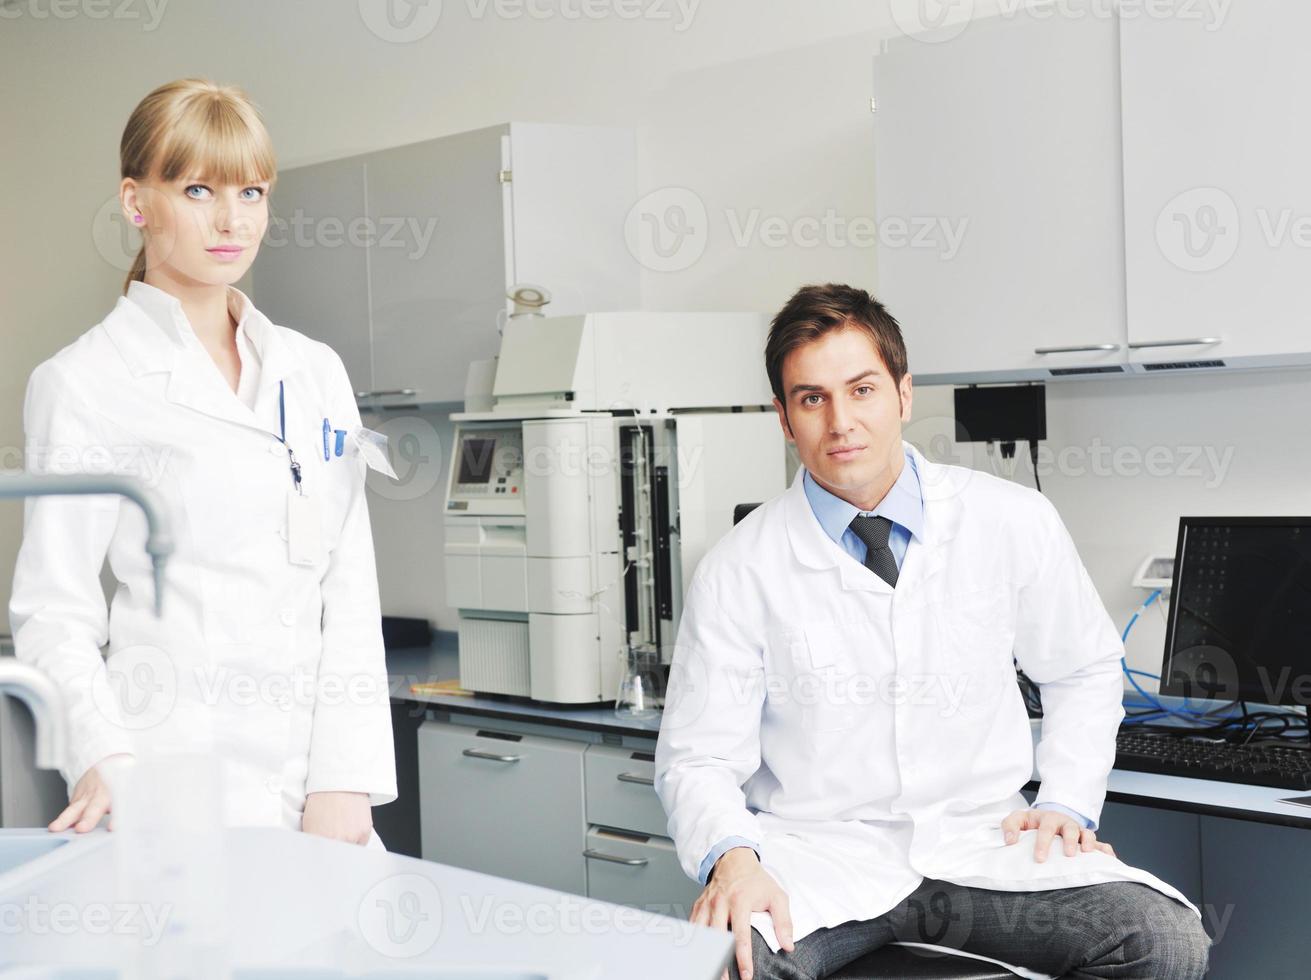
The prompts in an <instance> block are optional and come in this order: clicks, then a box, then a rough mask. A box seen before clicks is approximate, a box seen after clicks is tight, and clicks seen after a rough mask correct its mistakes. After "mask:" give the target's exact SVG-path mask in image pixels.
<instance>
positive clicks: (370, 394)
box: [355, 388, 419, 398]
mask: <svg viewBox="0 0 1311 980" xmlns="http://www.w3.org/2000/svg"><path fill="white" fill-rule="evenodd" d="M418 393H419V392H418V390H417V389H415V388H387V389H385V390H382V391H357V392H355V397H356V398H381V397H382V396H383V395H406V396H409V395H417V394H418Z"/></svg>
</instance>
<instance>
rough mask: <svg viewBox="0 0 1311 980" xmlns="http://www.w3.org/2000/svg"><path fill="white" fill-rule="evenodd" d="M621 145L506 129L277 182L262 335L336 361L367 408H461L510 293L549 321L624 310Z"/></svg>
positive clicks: (261, 284)
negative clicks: (535, 293)
mask: <svg viewBox="0 0 1311 980" xmlns="http://www.w3.org/2000/svg"><path fill="white" fill-rule="evenodd" d="M635 200H636V163H635V142H634V137H633V134H632V132H631V131H628V130H621V129H608V128H603V127H594V126H564V125H554V124H529V123H510V124H507V125H503V126H494V127H490V128H488V129H480V130H474V131H472V132H468V133H459V134H456V135H453V136H444V137H441V138H438V139H433V140H426V141H424V142H421V143H412V144H409V145H407V146H399V147H394V148H392V149H387V150H379V151H376V152H372V153H365V154H361V155H359V156H353V157H349V158H346V159H341V160H332V161H328V162H326V163H319V164H312V165H309V166H304V167H296V168H293V169H290V170H286V171H284V172H282V173H281V174H280V175H279V177H278V182H277V184H276V186H275V187H274V189H273V193H272V195H271V197H270V205H271V211H272V216H273V217H272V220H271V221H270V227H269V233H268V235H267V236H266V238H265V242H264V244H263V246H262V247H261V249H260V254H259V256H258V258H257V259H256V262H255V266H254V269H253V271H252V281H253V287H252V288H253V293H254V297H253V298H254V300H255V302H256V304H257V305H258V306H259V307H260V308H261V309H262V310H263V311H264V312H265V313H266V314H267V315H268V316H269V317H270V318H271V319H272V320H273V321H274V322H276V323H281V324H283V325H285V326H289V327H293V328H295V329H297V330H300V331H301V332H303V333H305V334H308V335H309V336H311V337H314V338H315V339H318V340H322V341H324V342H325V343H327V344H328V345H329V346H331V347H332V348H334V349H335V350H336V351H337V352H338V353H339V354H340V355H341V357H342V360H343V361H344V362H345V364H346V369H347V372H348V373H349V374H350V378H351V383H352V385H353V386H354V387H355V389H356V392H357V396H358V397H359V398H360V399H361V400H362V401H366V402H367V403H368V404H370V405H373V406H377V407H382V406H387V405H392V404H427V403H440V402H453V401H460V400H462V399H463V397H464V386H465V376H466V372H467V370H468V366H469V362H470V361H473V360H481V359H485V358H489V357H493V356H494V355H495V354H496V352H497V350H498V349H499V346H500V337H499V328H500V325H501V324H502V323H503V322H504V318H505V316H506V313H507V312H508V301H507V299H506V294H507V292H508V291H509V290H510V288H512V287H513V286H516V285H521V284H525V283H531V284H534V285H538V286H544V287H545V288H546V289H547V290H549V291H550V293H551V295H552V302H551V303H550V304H549V305H548V306H547V307H546V309H545V312H546V313H547V314H549V315H565V314H572V313H584V312H594V311H598V310H615V309H633V308H636V307H637V306H638V305H639V267H638V264H637V262H636V261H635V260H634V259H633V257H632V255H631V254H630V253H629V251H628V249H627V247H626V246H625V243H624V235H623V226H624V218H625V215H626V213H627V211H628V209H629V208H631V207H632V206H633V203H634V201H635Z"/></svg>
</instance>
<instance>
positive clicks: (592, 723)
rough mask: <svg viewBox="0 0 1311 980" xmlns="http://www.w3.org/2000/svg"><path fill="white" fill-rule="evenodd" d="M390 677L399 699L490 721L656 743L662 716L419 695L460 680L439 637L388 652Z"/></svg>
mask: <svg viewBox="0 0 1311 980" xmlns="http://www.w3.org/2000/svg"><path fill="white" fill-rule="evenodd" d="M387 674H388V676H389V677H390V678H391V695H392V698H393V699H394V700H398V701H410V702H413V703H415V704H425V705H432V706H433V707H440V708H445V709H447V710H450V711H460V712H463V713H465V714H471V715H482V716H484V717H488V718H507V719H514V720H517V721H531V722H537V723H538V724H544V725H556V726H559V727H562V728H574V729H583V730H586V731H591V732H609V733H611V734H615V735H632V736H637V737H639V738H649V739H653V740H654V739H655V737H656V735H657V734H659V731H660V715H659V714H656V715H655V716H653V717H650V718H630V717H619V716H617V715H616V714H615V712H614V708H613V707H612V706H611V705H604V706H601V705H598V706H596V707H592V706H590V705H589V706H584V707H558V706H552V705H547V704H541V703H538V702H534V701H530V700H528V699H527V698H516V697H509V696H506V695H498V694H482V695H472V696H466V695H461V694H435V695H434V694H414V693H412V692H411V691H410V685H411V684H414V683H419V682H423V681H444V680H454V679H456V678H457V677H459V674H460V667H459V658H458V655H457V653H456V651H455V649H454V647H453V646H452V645H451V644H450V643H449V641H444V640H442V639H438V640H436V641H434V642H433V643H432V644H431V645H429V646H426V647H404V648H397V649H392V650H388V651H387Z"/></svg>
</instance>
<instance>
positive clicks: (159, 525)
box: [0, 473, 173, 616]
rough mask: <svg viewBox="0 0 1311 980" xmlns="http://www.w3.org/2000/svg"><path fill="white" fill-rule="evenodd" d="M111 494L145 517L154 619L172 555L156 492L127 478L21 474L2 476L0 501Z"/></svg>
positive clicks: (160, 612)
mask: <svg viewBox="0 0 1311 980" xmlns="http://www.w3.org/2000/svg"><path fill="white" fill-rule="evenodd" d="M102 493H112V494H117V495H118V496H120V497H127V498H128V499H129V500H131V501H132V502H133V503H135V504H136V505H137V506H138V507H140V508H141V512H142V513H143V514H145V515H146V526H147V527H148V528H149V534H148V535H147V537H146V553H147V554H148V555H150V560H151V563H152V564H153V565H154V569H155V615H156V616H162V615H163V613H164V564H165V563H166V562H167V561H168V556H169V555H171V554H172V553H173V536H172V534H171V533H170V532H169V527H168V520H167V519H166V518H165V516H164V508H163V506H162V504H161V503H160V501H159V497H158V496H156V494H155V492H154V491H153V490H150V489H148V488H147V487H144V486H142V485H141V483H140V482H138V481H137V480H133V479H132V478H130V477H126V476H84V475H82V474H80V473H77V474H37V473H18V474H12V475H6V476H0V500H3V499H5V498H8V497H51V496H90V495H94V494H102Z"/></svg>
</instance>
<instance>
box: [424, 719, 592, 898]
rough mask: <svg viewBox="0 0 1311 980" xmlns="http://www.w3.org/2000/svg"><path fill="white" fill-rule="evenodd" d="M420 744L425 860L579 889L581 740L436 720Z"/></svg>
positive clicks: (582, 873) (583, 882)
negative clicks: (499, 731)
mask: <svg viewBox="0 0 1311 980" xmlns="http://www.w3.org/2000/svg"><path fill="white" fill-rule="evenodd" d="M418 742H419V808H420V835H421V843H422V849H423V857H424V859H425V860H428V861H439V862H441V863H443V864H451V865H455V866H456V867H460V868H468V869H470V870H472V871H481V872H483V873H485V874H492V875H497V876H499V877H502V878H511V879H514V880H516V881H525V882H529V883H531V884H534V885H543V886H545V887H547V888H556V889H559V890H561V891H566V892H571V893H573V894H575V895H582V894H584V893H585V891H586V887H587V876H586V869H585V867H584V863H583V858H582V856H581V852H582V850H583V846H584V845H583V842H584V837H585V833H586V829H587V825H586V821H585V818H584V814H583V750H584V748H585V746H584V745H583V744H582V743H580V742H573V741H569V740H565V739H553V738H541V737H539V736H535V735H519V734H508V733H498V732H496V731H494V730H492V729H475V728H464V727H461V726H458V725H450V724H446V723H444V722H436V721H428V722H424V724H423V725H422V726H420V728H419V732H418Z"/></svg>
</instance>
